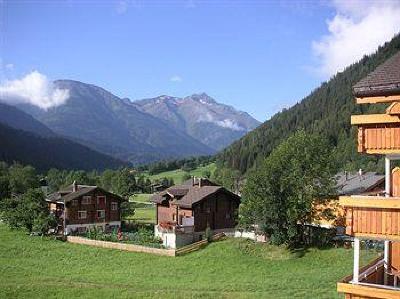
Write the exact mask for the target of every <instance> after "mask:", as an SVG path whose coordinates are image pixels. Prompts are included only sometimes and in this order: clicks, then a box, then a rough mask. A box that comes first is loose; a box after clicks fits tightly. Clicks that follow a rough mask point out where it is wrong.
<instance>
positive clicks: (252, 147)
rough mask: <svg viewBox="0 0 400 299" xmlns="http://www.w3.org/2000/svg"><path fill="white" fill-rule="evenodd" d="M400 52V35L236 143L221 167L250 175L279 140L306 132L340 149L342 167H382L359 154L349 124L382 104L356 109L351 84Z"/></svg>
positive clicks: (337, 153)
mask: <svg viewBox="0 0 400 299" xmlns="http://www.w3.org/2000/svg"><path fill="white" fill-rule="evenodd" d="M399 50H400V36H399V35H398V36H396V37H395V38H394V39H393V40H392V41H390V42H389V43H386V44H385V45H384V46H383V47H380V48H379V49H378V51H377V52H376V53H375V54H373V55H371V56H368V57H364V58H363V59H361V61H359V62H357V63H355V64H353V65H351V66H349V67H348V68H346V69H345V70H344V71H343V72H341V73H338V74H337V75H336V76H334V77H333V78H332V79H331V80H329V81H328V82H325V83H323V84H322V85H321V86H320V87H319V88H317V89H316V90H314V91H313V92H312V93H311V94H310V95H309V96H307V97H306V98H304V99H303V100H302V101H301V102H300V103H298V104H296V105H294V106H293V107H291V108H290V109H287V110H284V111H282V112H280V113H277V114H276V115H274V116H273V117H272V118H271V119H270V120H268V121H266V122H264V123H263V124H262V125H261V126H259V127H258V128H257V129H255V130H254V131H252V132H250V133H249V134H247V135H246V136H244V137H243V138H241V139H240V140H238V141H236V142H234V143H233V144H232V145H231V146H229V147H228V148H226V149H225V150H224V151H223V152H221V153H220V154H219V155H218V157H217V162H218V164H219V165H220V166H225V167H228V168H231V169H237V170H239V171H240V172H241V173H245V172H246V171H247V170H249V169H250V168H252V167H253V166H255V165H257V163H259V161H260V160H261V159H263V158H264V157H265V156H267V155H269V153H271V151H272V150H273V149H274V148H275V147H276V146H277V145H278V144H279V143H280V142H282V141H283V140H284V139H286V138H287V137H288V136H289V135H291V134H293V133H294V132H295V131H296V130H298V129H302V128H303V129H305V130H306V131H308V132H315V133H318V134H321V135H323V136H326V138H328V140H329V142H330V144H331V146H332V147H333V148H334V149H335V156H336V160H337V161H336V162H337V166H338V167H339V168H349V169H358V168H360V167H362V168H368V166H369V165H371V164H368V163H373V164H375V163H377V158H369V157H365V156H361V155H359V154H358V153H357V152H356V146H355V141H356V138H355V134H356V130H355V128H351V126H350V115H351V114H361V113H367V112H370V113H372V112H376V109H378V110H379V109H382V108H383V106H380V107H378V108H376V107H369V106H368V105H356V104H355V101H354V97H353V95H352V85H354V84H355V83H356V82H358V81H359V80H360V79H361V78H363V77H364V76H366V75H367V74H368V73H369V72H371V71H372V70H373V69H375V68H376V67H377V66H378V65H379V64H381V63H383V62H384V61H385V60H386V59H388V58H389V57H390V56H392V55H393V54H394V53H396V52H397V51H399ZM375 106H377V105H375ZM372 109H374V110H372Z"/></svg>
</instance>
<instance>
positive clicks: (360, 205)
mask: <svg viewBox="0 0 400 299" xmlns="http://www.w3.org/2000/svg"><path fill="white" fill-rule="evenodd" d="M353 93H354V95H355V97H356V102H357V104H377V103H388V104H390V105H388V107H387V109H386V113H383V114H369V115H353V116H351V124H352V125H355V126H357V127H358V152H360V153H363V154H370V155H383V156H384V157H385V190H384V192H383V194H378V195H351V196H341V197H340V199H339V201H340V204H341V206H343V207H344V208H345V210H346V233H347V234H348V235H350V236H352V237H353V238H354V246H353V247H354V262H353V274H352V275H349V276H347V277H346V278H344V279H342V281H340V282H339V283H338V285H337V289H338V291H339V292H341V293H344V294H345V297H346V298H348V299H351V298H354V299H355V298H357V299H372V298H400V286H399V283H400V168H397V167H395V168H393V165H392V161H393V160H399V159H400V117H399V116H400V52H397V54H395V55H394V56H393V57H391V58H389V59H388V60H387V61H386V62H385V63H384V64H382V65H380V66H379V67H378V68H377V69H376V70H375V71H373V72H372V73H371V74H369V75H368V76H367V77H366V78H364V79H362V80H361V81H360V82H358V83H357V84H356V85H355V86H354V87H353ZM370 239H373V240H379V241H381V242H383V243H384V252H383V256H381V257H379V258H378V259H376V260H375V261H373V262H371V263H370V264H369V265H367V266H365V267H362V268H361V267H360V242H361V241H362V240H370Z"/></svg>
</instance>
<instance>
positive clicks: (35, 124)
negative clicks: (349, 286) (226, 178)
mask: <svg viewBox="0 0 400 299" xmlns="http://www.w3.org/2000/svg"><path fill="white" fill-rule="evenodd" d="M54 84H55V87H57V88H60V89H68V91H69V98H68V100H67V101H66V102H65V103H64V104H62V105H59V106H56V107H52V108H49V109H47V110H44V109H40V108H38V107H37V106H33V105H30V104H18V105H16V106H15V107H12V106H9V105H5V104H2V107H3V109H0V122H2V123H3V124H5V125H7V126H9V127H11V128H13V129H16V130H22V131H25V132H30V133H33V134H34V135H35V136H36V135H38V136H40V137H42V138H50V137H61V138H65V139H69V140H70V141H72V142H74V143H78V144H81V145H83V146H86V147H89V148H91V149H93V150H95V151H97V152H99V153H102V154H106V155H109V156H111V157H113V158H116V159H117V160H119V161H129V162H131V163H133V164H144V163H149V162H154V161H157V160H161V159H171V158H183V157H189V156H199V155H210V154H214V153H215V152H216V151H217V150H219V149H221V148H223V147H225V146H227V145H229V144H230V143H232V142H233V141H234V140H236V139H238V138H240V137H241V136H243V135H244V134H246V133H247V132H248V131H249V130H251V129H253V128H255V127H256V126H257V125H258V124H259V122H258V121H257V120H255V119H254V118H252V117H251V116H250V115H248V114H247V113H244V112H240V111H236V110H235V109H234V108H233V107H230V106H226V105H223V104H219V103H217V102H216V101H215V100H214V99H212V98H211V97H209V96H208V95H207V94H205V93H202V94H196V95H192V96H190V97H186V98H176V97H170V96H160V97H157V98H153V99H145V100H139V101H131V100H129V99H127V98H124V99H122V98H119V97H117V96H115V95H113V94H112V93H111V92H109V91H107V90H105V89H103V88H101V87H98V86H95V85H92V84H86V83H82V82H79V81H73V80H57V81H55V82H54ZM6 107H8V108H7V109H8V110H10V111H13V112H16V111H15V110H18V111H21V112H22V111H23V112H24V114H23V115H24V119H23V121H22V120H19V119H18V118H17V117H14V116H13V117H10V115H11V114H10V113H9V112H7V111H6V110H7V109H6ZM1 110H3V113H2V112H1ZM18 117H19V118H21V117H22V116H21V113H19V116H18Z"/></svg>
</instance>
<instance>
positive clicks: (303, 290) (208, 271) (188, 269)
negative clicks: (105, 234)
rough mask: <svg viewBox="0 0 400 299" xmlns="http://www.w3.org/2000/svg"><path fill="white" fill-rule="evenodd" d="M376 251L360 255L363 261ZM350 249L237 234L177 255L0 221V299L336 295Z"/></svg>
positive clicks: (346, 271) (349, 265)
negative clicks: (52, 235) (30, 230)
mask: <svg viewBox="0 0 400 299" xmlns="http://www.w3.org/2000/svg"><path fill="white" fill-rule="evenodd" d="M375 256H376V253H375V252H373V251H370V252H367V254H365V252H364V254H363V260H364V262H366V261H367V260H369V259H371V258H373V257H375ZM351 271H352V250H345V249H325V250H318V249H310V250H308V251H307V252H305V254H304V256H303V257H300V258H299V257H297V258H295V257H294V256H293V255H292V254H290V252H288V251H287V250H285V249H283V248H279V247H275V246H268V245H262V244H254V243H252V242H249V241H244V240H239V239H227V240H224V241H220V242H215V243H211V244H210V245H208V246H207V247H206V248H204V249H202V250H201V251H198V252H194V253H191V254H188V255H185V256H181V257H161V256H154V255H149V254H144V253H132V252H123V251H118V250H111V249H102V248H95V247H89V246H85V245H78V244H69V243H64V242H61V241H54V240H50V239H47V238H43V239H41V238H40V237H30V236H28V235H26V234H25V233H23V232H21V231H12V230H9V229H8V228H7V227H6V226H4V225H1V224H0V273H1V274H0V298H340V296H339V295H337V293H336V281H337V280H339V279H340V278H342V277H344V276H346V275H347V274H349V273H351Z"/></svg>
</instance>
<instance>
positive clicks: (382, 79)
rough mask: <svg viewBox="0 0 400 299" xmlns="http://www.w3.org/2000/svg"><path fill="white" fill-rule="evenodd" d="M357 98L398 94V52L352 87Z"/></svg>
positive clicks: (399, 86)
mask: <svg viewBox="0 0 400 299" xmlns="http://www.w3.org/2000/svg"><path fill="white" fill-rule="evenodd" d="M353 93H354V95H355V96H357V97H368V96H389V95H394V94H400V51H399V52H397V53H396V54H394V55H393V56H392V57H390V58H389V59H388V60H386V62H384V63H383V64H381V65H379V66H378V67H377V68H376V69H375V71H373V72H372V73H370V74H368V75H367V76H366V77H365V78H363V79H362V80H361V81H359V82H358V83H357V84H355V85H354V86H353Z"/></svg>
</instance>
